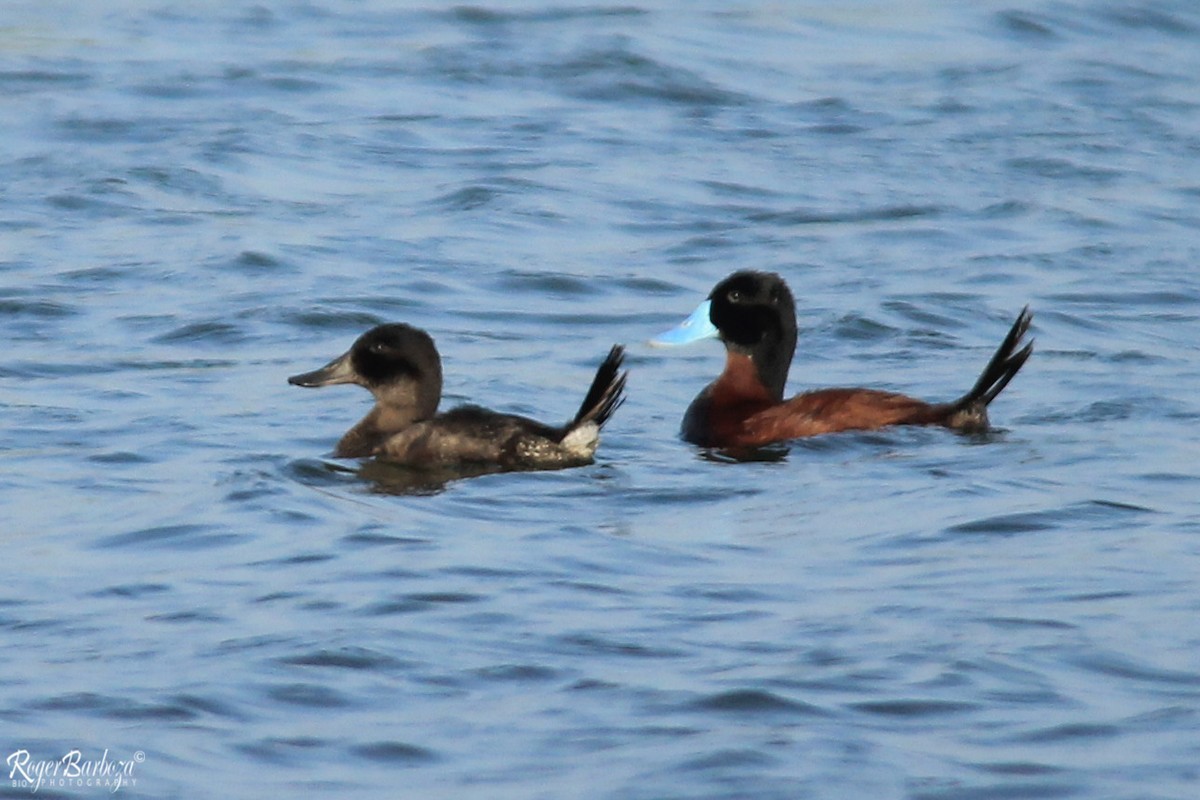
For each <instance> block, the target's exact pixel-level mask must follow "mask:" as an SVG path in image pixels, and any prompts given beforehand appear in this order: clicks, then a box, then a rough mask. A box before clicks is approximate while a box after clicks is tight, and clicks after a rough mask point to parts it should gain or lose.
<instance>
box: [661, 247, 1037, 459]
mask: <svg viewBox="0 0 1200 800" xmlns="http://www.w3.org/2000/svg"><path fill="white" fill-rule="evenodd" d="M1032 319H1033V314H1032V313H1031V312H1030V310H1029V307H1028V306H1026V307H1025V308H1024V309H1023V310H1022V311H1021V313H1020V314H1019V315H1018V316H1017V319H1016V321H1015V322H1014V323H1013V325H1012V328H1011V329H1010V330H1009V332H1008V335H1007V336H1005V338H1004V341H1003V342H1001V344H1000V347H999V348H998V349H997V350H996V353H995V355H993V356H992V359H991V360H990V361H989V362H988V364H987V366H986V367H984V369H983V372H982V373H981V374H980V376H979V378H978V380H976V382H975V385H974V386H972V387H971V389H970V390H969V391H967V392H966V393H965V394H964V395H962V396H961V397H959V398H958V399H956V400H951V401H950V402H942V403H930V402H926V401H924V400H918V399H916V398H913V397H909V396H907V395H903V394H898V393H896V392H888V391H881V390H879V389H865V388H831V389H817V390H814V391H808V392H803V393H801V394H797V395H796V396H794V397H792V398H790V399H788V400H785V399H784V397H783V393H784V386H785V384H786V382H787V376H788V368H789V366H790V365H791V361H792V356H793V354H794V353H795V350H796V303H795V300H794V299H793V297H792V292H791V290H790V289H789V288H788V285H787V283H786V282H785V281H784V279H783V278H782V277H780V276H779V275H777V274H775V273H772V272H757V271H753V270H742V271H738V272H734V273H733V274H731V275H729V276H728V277H727V278H725V279H724V280H722V281H721V282H720V283H718V284H717V285H716V286H715V287H714V288H713V290H712V292H711V293H710V294H709V295H708V299H706V300H705V301H704V302H703V303H701V304H700V306H699V307H698V308H697V309H696V310H695V311H694V312H693V313H692V314H691V316H689V317H688V318H687V319H685V320H684V321H683V322H682V323H681V324H680V325H678V326H677V327H675V328H673V329H671V330H669V331H666V332H664V333H662V334H659V335H658V336H656V337H655V338H653V339H651V340H650V344H651V345H655V346H675V345H682V344H688V343H690V342H694V341H699V340H702V339H708V338H717V339H720V340H721V341H722V342H724V344H725V368H724V370H723V371H722V372H721V375H720V376H719V377H718V378H717V379H716V380H715V381H713V382H712V383H710V384H709V385H708V386H706V387H705V388H704V389H703V390H701V392H700V393H699V394H698V395H697V396H696V398H695V399H694V400H693V401H692V403H691V405H689V406H688V409H687V411H686V412H685V413H684V416H683V424H682V426H681V430H680V433H681V435H682V437H683V439H684V440H685V441H688V442H690V443H692V444H695V445H699V446H701V447H706V448H714V449H733V450H736V449H753V448H760V447H764V446H767V445H775V444H777V443H781V442H787V441H790V440H795V439H803V438H807V437H811V436H820V435H823V434H831V433H839V432H842V431H872V430H878V429H880V428H886V427H889V426H892V425H931V426H942V427H945V428H950V429H952V430H955V431H960V432H964V433H980V432H984V431H987V430H988V429H989V427H990V421H989V419H988V405H989V404H990V403H991V402H992V401H993V400H995V399H996V396H997V395H999V394H1000V392H1002V391H1003V390H1004V387H1006V386H1008V383H1009V381H1011V380H1012V379H1013V377H1015V376H1016V374H1017V372H1019V371H1020V369H1021V367H1022V366H1024V364H1025V362H1026V361H1027V360H1028V359H1029V356H1030V355H1031V354H1032V353H1033V342H1032V341H1030V342H1028V343H1027V344H1025V345H1024V346H1021V341H1022V339H1023V337H1024V336H1025V334H1026V332H1027V331H1028V330H1029V324H1030V321H1031V320H1032Z"/></svg>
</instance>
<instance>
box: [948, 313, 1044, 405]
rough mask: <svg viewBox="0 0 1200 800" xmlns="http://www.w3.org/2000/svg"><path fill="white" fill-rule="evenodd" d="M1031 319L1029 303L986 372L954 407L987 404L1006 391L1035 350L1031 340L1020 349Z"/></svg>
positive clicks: (984, 369) (984, 371)
mask: <svg viewBox="0 0 1200 800" xmlns="http://www.w3.org/2000/svg"><path fill="white" fill-rule="evenodd" d="M1032 319H1033V313H1032V312H1031V311H1030V310H1029V306H1025V308H1023V309H1022V310H1021V313H1020V315H1019V316H1018V317H1017V321H1016V322H1014V323H1013V326H1012V328H1011V329H1010V330H1009V332H1008V335H1007V336H1005V337H1004V341H1003V342H1001V343H1000V347H999V348H997V349H996V354H995V355H993V356H992V360H991V361H989V362H988V365H987V366H986V367H984V368H983V373H982V374H981V375H980V376H979V380H977V381H976V382H975V385H974V386H972V387H971V391H969V392H967V393H966V394H964V395H963V396H962V397H960V398H959V399H958V400H956V401H955V402H954V407H955V408H958V409H966V408H972V407H973V408H986V407H987V405H988V403H990V402H992V401H993V400H995V399H996V395H998V394H1000V392H1002V391H1004V387H1005V386H1008V382H1009V381H1011V380H1012V379H1013V377H1014V376H1015V375H1016V374H1017V372H1019V371H1020V369H1021V367H1022V366H1024V364H1025V362H1026V361H1027V360H1028V359H1029V356H1030V354H1032V353H1033V341H1032V340H1031V341H1030V342H1029V343H1028V344H1026V345H1025V346H1024V347H1022V348H1021V349H1020V350H1017V346H1018V345H1019V344H1020V343H1021V339H1022V337H1024V336H1025V333H1026V331H1028V330H1029V323H1030V321H1031V320H1032Z"/></svg>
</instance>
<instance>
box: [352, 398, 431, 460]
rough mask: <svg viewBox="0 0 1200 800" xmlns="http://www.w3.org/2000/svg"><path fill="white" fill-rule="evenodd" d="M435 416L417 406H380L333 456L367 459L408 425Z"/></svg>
mask: <svg viewBox="0 0 1200 800" xmlns="http://www.w3.org/2000/svg"><path fill="white" fill-rule="evenodd" d="M429 416H432V414H427V413H424V411H423V410H422V409H418V408H416V407H414V406H405V407H397V406H390V405H382V404H377V405H376V406H375V407H374V408H372V409H371V413H369V414H367V415H366V416H365V417H363V418H362V420H361V421H359V423H358V424H357V425H355V426H354V427H353V428H351V429H350V430H349V431H347V432H346V435H345V436H343V437H342V438H341V441H339V442H338V444H337V449H336V450H335V451H334V455H335V456H337V457H338V458H365V457H367V456H370V455H374V454H375V450H376V449H377V448H378V447H379V446H380V445H381V444H383V443H384V442H385V441H387V439H389V438H390V437H392V436H394V435H395V434H397V433H399V432H400V431H402V430H404V429H405V428H407V427H408V426H410V425H412V424H414V423H416V422H420V421H421V420H423V419H426V418H428V417H429Z"/></svg>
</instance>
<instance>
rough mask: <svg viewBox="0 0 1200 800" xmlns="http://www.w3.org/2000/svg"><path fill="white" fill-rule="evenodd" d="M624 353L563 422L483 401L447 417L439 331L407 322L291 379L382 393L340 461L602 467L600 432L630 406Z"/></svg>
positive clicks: (617, 349)
mask: <svg viewBox="0 0 1200 800" xmlns="http://www.w3.org/2000/svg"><path fill="white" fill-rule="evenodd" d="M624 357H625V348H624V347H623V346H621V345H619V344H618V345H614V346H613V347H612V349H611V350H610V351H609V353H608V356H607V357H606V358H605V359H604V361H603V362H602V363H601V364H600V366H599V368H598V369H597V370H596V375H595V378H594V379H593V380H592V385H591V387H590V388H589V389H588V391H587V394H586V395H585V396H584V400H583V404H582V405H581V406H580V407H579V411H578V413H576V415H575V417H574V418H573V419H572V420H571V421H570V422H568V423H566V424H565V425H560V426H553V425H546V424H543V423H541V422H537V421H536V420H533V419H529V418H527V417H522V416H517V415H515V414H503V413H500V412H497V411H492V410H490V409H487V408H483V407H481V406H477V405H462V406H458V407H456V408H452V409H450V410H449V411H445V412H442V413H438V411H437V408H438V404H439V403H440V402H441V396H442V360H441V356H440V355H439V354H438V350H437V346H436V345H435V344H434V341H433V337H431V336H430V335H429V334H428V333H426V332H425V331H423V330H421V329H420V328H416V327H413V326H411V325H408V324H405V323H389V324H384V325H378V326H376V327H374V328H372V329H371V330H369V331H367V332H366V333H364V334H362V335H361V336H359V337H358V339H357V340H356V341H355V342H354V344H353V345H352V346H351V347H350V349H349V350H348V351H346V352H345V353H344V354H343V355H340V356H338V357H337V358H335V359H334V360H332V361H330V362H329V363H328V364H326V365H325V366H323V367H321V368H320V369H317V370H313V371H312V372H305V373H303V374H300V375H293V376H291V377H290V378H288V383H290V384H292V385H293V386H303V387H310V388H314V387H321V386H333V385H336V384H344V383H353V384H357V385H359V386H362V387H363V388H365V389H367V390H368V391H369V392H371V394H372V395H373V396H374V398H375V406H374V408H372V409H371V411H370V412H369V413H368V414H367V415H366V416H365V417H364V418H363V419H362V420H361V421H359V422H358V424H356V425H355V426H354V427H352V428H351V429H350V430H349V431H347V432H346V434H345V435H344V436H342V438H341V440H340V441H338V443H337V446H336V447H335V448H334V457H335V458H368V457H375V458H376V459H378V460H381V461H387V462H391V463H394V464H400V465H403V466H407V467H417V468H429V469H443V468H446V467H453V466H455V465H487V466H489V467H494V468H496V469H499V470H537V469H561V468H565V467H575V466H583V465H585V464H590V463H592V459H593V456H594V455H595V453H596V448H597V446H598V445H599V442H600V429H601V428H603V427H604V425H605V423H606V422H608V420H609V418H610V417H612V415H613V412H615V411H616V410H617V408H618V407H619V406H620V405H621V404H622V403H623V402H624V391H625V381H626V378H627V377H628V373H625V372H622V371H621V366H622V363H623V361H624Z"/></svg>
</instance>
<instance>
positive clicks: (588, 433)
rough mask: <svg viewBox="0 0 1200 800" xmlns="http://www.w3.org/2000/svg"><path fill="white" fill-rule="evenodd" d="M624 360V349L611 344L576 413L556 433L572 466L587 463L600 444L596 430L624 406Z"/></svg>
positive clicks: (598, 430)
mask: <svg viewBox="0 0 1200 800" xmlns="http://www.w3.org/2000/svg"><path fill="white" fill-rule="evenodd" d="M624 360H625V348H624V347H622V346H621V345H619V344H614V345H613V349H612V350H609V351H608V357H607V358H606V359H604V363H602V364H601V365H600V367H599V368H598V369H597V370H596V377H595V378H593V379H592V386H591V388H589V389H588V393H587V396H586V397H584V398H583V405H581V406H580V407H579V413H578V414H576V415H575V419H573V420H571V421H570V422H568V423H567V424H566V425H564V426H563V427H562V428H561V429H560V430H561V434H560V436H561V438H560V439H559V445H560V446H561V447H562V449H563V451H564V452H566V453H567V454H568V458H569V459H571V460H572V463H581V464H584V463H588V462H589V461H591V458H592V456H593V455H594V454H595V452H596V447H597V445H599V444H600V429H601V428H602V427H604V423H606V422H608V418H609V417H611V416H612V415H613V412H614V411H616V410H617V408H618V407H619V406H620V405H621V403H623V402H625V397H624V391H625V378H626V377H628V375H629V373H627V372H621V363H622V362H623V361H624Z"/></svg>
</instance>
